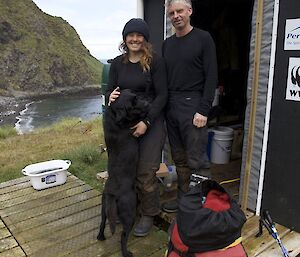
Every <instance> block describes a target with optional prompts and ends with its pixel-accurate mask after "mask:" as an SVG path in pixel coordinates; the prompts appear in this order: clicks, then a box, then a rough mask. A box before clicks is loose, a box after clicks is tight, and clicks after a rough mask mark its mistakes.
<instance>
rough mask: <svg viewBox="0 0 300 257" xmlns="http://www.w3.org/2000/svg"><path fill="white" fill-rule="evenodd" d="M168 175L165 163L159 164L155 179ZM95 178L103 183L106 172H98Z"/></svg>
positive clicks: (105, 178)
mask: <svg viewBox="0 0 300 257" xmlns="http://www.w3.org/2000/svg"><path fill="white" fill-rule="evenodd" d="M168 174H169V171H168V168H167V165H166V164H165V163H160V165H159V170H158V171H156V177H160V178H163V177H166V176H168ZM96 177H97V179H98V180H100V181H102V180H104V181H105V180H107V178H108V172H107V171H102V172H99V173H97V174H96Z"/></svg>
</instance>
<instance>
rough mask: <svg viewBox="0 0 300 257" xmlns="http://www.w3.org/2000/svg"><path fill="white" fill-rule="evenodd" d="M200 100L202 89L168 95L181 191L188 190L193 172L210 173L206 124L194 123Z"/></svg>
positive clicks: (168, 118) (170, 132)
mask: <svg viewBox="0 0 300 257" xmlns="http://www.w3.org/2000/svg"><path fill="white" fill-rule="evenodd" d="M200 101H201V95H200V94H199V93H195V92H180V93H177V94H175V95H171V96H170V97H169V102H168V106H167V112H166V123H167V130H168V137H169V142H170V146H171V154H172V159H173V161H174V163H175V165H176V171H177V175H178V189H179V190H180V191H182V192H186V191H187V190H188V185H189V179H190V175H191V172H195V173H197V174H199V175H204V176H209V177H211V174H210V170H209V167H210V163H209V161H208V157H207V151H206V148H207V140H208V132H207V127H206V126H205V127H203V128H197V127H195V126H194V125H193V118H194V114H195V113H196V112H197V107H198V106H199V104H200ZM179 193H180V192H179Z"/></svg>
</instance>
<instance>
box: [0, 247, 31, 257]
mask: <svg viewBox="0 0 300 257" xmlns="http://www.w3.org/2000/svg"><path fill="white" fill-rule="evenodd" d="M23 256H26V255H25V253H24V252H23V251H22V249H21V248H20V247H19V246H18V247H14V248H11V249H9V250H7V251H4V252H2V253H0V257H23Z"/></svg>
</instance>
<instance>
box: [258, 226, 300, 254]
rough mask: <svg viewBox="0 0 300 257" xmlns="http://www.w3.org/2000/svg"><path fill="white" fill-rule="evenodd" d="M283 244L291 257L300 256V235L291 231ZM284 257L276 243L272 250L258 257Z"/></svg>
mask: <svg viewBox="0 0 300 257" xmlns="http://www.w3.org/2000/svg"><path fill="white" fill-rule="evenodd" d="M282 243H283V245H284V247H285V248H286V250H287V251H288V253H289V256H290V257H295V256H297V255H298V254H300V234H299V233H297V232H295V231H291V232H290V233H288V234H287V235H286V236H284V237H283V238H282ZM270 256H272V257H277V256H278V257H282V251H281V249H280V246H279V245H278V244H277V243H276V244H274V245H272V246H271V247H270V248H268V249H266V250H265V251H263V252H262V253H261V254H259V255H257V257H270Z"/></svg>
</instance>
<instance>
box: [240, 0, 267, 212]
mask: <svg viewBox="0 0 300 257" xmlns="http://www.w3.org/2000/svg"><path fill="white" fill-rule="evenodd" d="M263 10H264V0H260V1H258V4H257V12H256V32H255V51H254V63H253V81H252V94H251V105H250V115H249V116H250V121H249V131H248V135H247V141H246V143H247V146H246V148H247V151H246V158H245V159H246V161H245V170H244V178H243V191H242V197H241V198H242V201H241V205H242V210H244V211H245V210H246V209H247V208H248V196H249V184H250V174H251V167H252V156H253V147H254V140H253V139H254V138H255V126H256V108H257V101H258V97H257V95H258V87H259V75H260V56H261V35H262V26H263V16H264V12H263Z"/></svg>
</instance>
